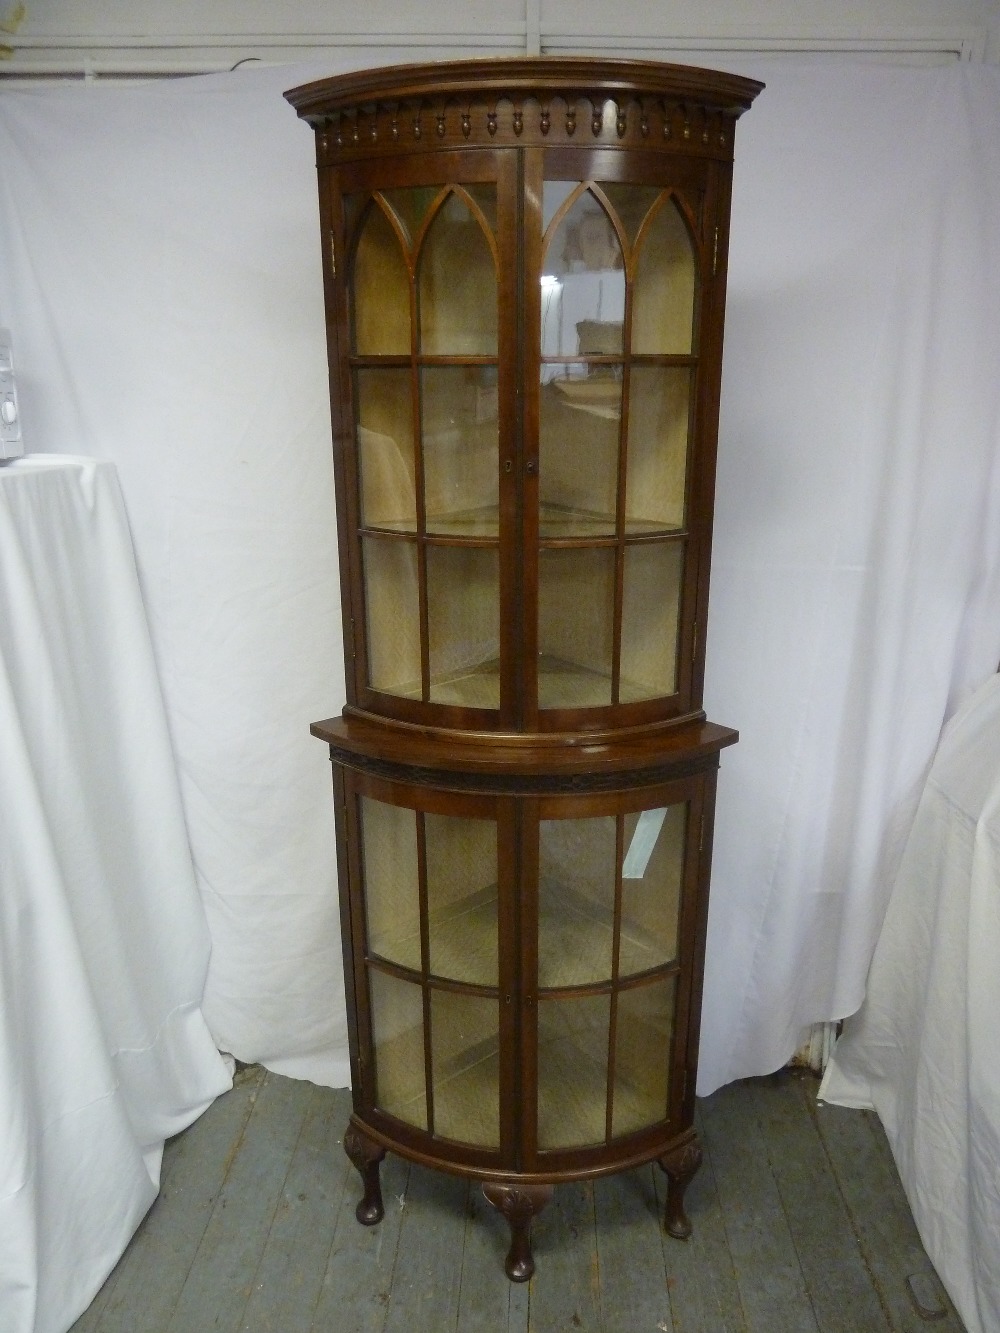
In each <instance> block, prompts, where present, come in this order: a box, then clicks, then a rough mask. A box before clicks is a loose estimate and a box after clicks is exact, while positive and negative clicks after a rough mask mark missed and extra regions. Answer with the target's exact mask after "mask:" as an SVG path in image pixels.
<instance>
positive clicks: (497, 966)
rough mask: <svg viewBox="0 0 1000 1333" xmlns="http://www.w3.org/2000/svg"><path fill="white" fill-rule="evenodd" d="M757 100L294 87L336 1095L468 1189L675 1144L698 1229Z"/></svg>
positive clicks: (489, 71)
mask: <svg viewBox="0 0 1000 1333" xmlns="http://www.w3.org/2000/svg"><path fill="white" fill-rule="evenodd" d="M760 87H761V85H760V84H758V83H754V82H751V81H750V80H747V79H742V78H737V77H734V76H730V75H722V74H714V73H710V72H708V71H704V70H696V69H684V68H680V67H676V66H669V65H660V64H654V63H633V62H619V61H604V60H600V61H592V60H578V59H563V60H556V59H547V58H538V59H523V60H494V61H489V62H475V61H464V62H460V63H444V64H435V65H424V66H406V67H398V68H391V69H382V70H375V71H368V72H365V73H352V74H348V75H345V76H341V77H337V78H332V79H329V80H326V81H323V82H321V83H315V84H310V85H307V86H306V87H302V88H297V89H294V90H293V91H291V92H289V93H287V94H286V96H287V98H288V100H289V101H290V102H291V103H292V105H293V106H294V107H295V108H296V110H297V111H298V113H299V115H300V116H302V117H303V118H304V119H305V120H307V121H308V122H309V123H310V124H311V125H312V126H313V128H314V130H315V134H316V143H317V153H318V167H319V186H320V214H321V226H322V237H323V257H324V273H325V291H326V309H327V329H328V337H329V352H330V379H331V386H332V404H333V423H334V424H333V430H334V440H333V444H334V468H335V478H336V490H337V506H338V514H337V517H338V524H339V533H340V559H341V579H342V597H343V609H344V642H345V648H346V660H347V705H346V707H345V708H344V711H343V715H342V716H341V717H339V718H335V719H330V720H329V721H325V722H319V723H316V724H315V725H314V726H313V728H312V731H313V734H314V735H316V736H318V737H319V738H320V739H322V740H323V741H325V742H326V743H327V744H328V746H329V748H330V755H331V759H332V761H333V769H334V786H335V806H336V817H337V826H338V848H339V853H338V854H339V872H340V894H341V921H342V929H343V943H344V961H345V969H346V978H347V1004H348V1018H349V1025H350V1034H351V1063H352V1076H353V1089H354V1114H353V1116H352V1118H351V1123H350V1126H349V1128H348V1130H347V1133H346V1135H345V1146H346V1148H347V1151H348V1153H349V1155H350V1157H351V1160H352V1161H353V1162H354V1164H355V1166H356V1167H357V1168H358V1170H359V1172H360V1174H361V1177H362V1180H363V1186H364V1193H363V1198H362V1200H361V1202H360V1204H359V1205H358V1218H359V1220H360V1221H361V1222H364V1223H366V1224H373V1223H376V1222H378V1221H379V1220H380V1218H381V1216H382V1200H381V1194H380V1190H379V1175H378V1173H379V1162H380V1161H381V1159H382V1157H383V1156H384V1155H385V1152H386V1150H387V1149H388V1150H392V1151H394V1152H397V1153H401V1154H403V1155H404V1156H406V1157H409V1158H411V1159H412V1160H414V1161H417V1162H421V1163H423V1164H425V1165H429V1166H433V1167H438V1168H440V1169H441V1170H444V1171H450V1172H456V1173H459V1174H463V1175H467V1176H471V1177H474V1178H476V1179H477V1180H480V1181H482V1183H483V1189H484V1192H485V1194H486V1197H487V1198H488V1199H489V1200H490V1201H491V1202H492V1203H493V1204H494V1205H495V1206H496V1207H498V1208H499V1209H500V1210H501V1211H502V1212H503V1213H504V1214H505V1216H506V1217H507V1219H508V1220H509V1222H510V1229H511V1247H510V1253H509V1254H508V1256H507V1263H506V1269H507V1273H508V1275H509V1276H510V1277H511V1278H512V1279H513V1280H515V1281H517V1280H524V1279H526V1278H528V1277H530V1275H531V1273H532V1271H533V1267H534V1265H533V1261H532V1256H531V1248H530V1225H531V1218H532V1217H533V1215H534V1214H535V1213H537V1212H538V1211H539V1209H540V1208H541V1207H542V1206H543V1205H544V1204H545V1202H546V1201H547V1200H548V1199H549V1197H550V1196H551V1193H552V1188H553V1185H555V1184H557V1183H558V1182H559V1181H562V1180H572V1179H580V1178H584V1177H590V1176H595V1175H599V1174H601V1173H604V1172H611V1171H618V1170H623V1169H625V1168H628V1167H633V1166H636V1165H638V1164H640V1163H643V1162H648V1161H651V1160H654V1159H655V1160H657V1161H658V1162H659V1163H660V1164H661V1166H663V1168H664V1169H665V1171H666V1173H667V1177H668V1182H669V1184H668V1199H667V1210H666V1227H667V1229H668V1230H669V1231H670V1232H671V1233H672V1234H674V1235H676V1236H685V1235H687V1234H688V1233H689V1231H690V1226H689V1224H688V1221H687V1218H686V1217H685V1214H684V1208H683V1195H684V1189H685V1186H686V1184H687V1182H688V1180H689V1179H690V1178H691V1176H692V1175H693V1173H694V1171H695V1170H696V1169H697V1166H698V1163H699V1160H700V1155H701V1154H700V1150H699V1148H698V1144H697V1140H696V1137H695V1132H694V1129H693V1114H694V1089H695V1071H696V1062H697V1045H698V1027H699V1011H700V997H701V985H702V972H703V954H704V942H705V926H706V917H707V905H708V878H709V861H710V853H711V841H712V817H713V800H714V791H715V777H716V771H717V768H718V763H719V753H720V751H721V749H722V748H723V747H724V746H726V745H729V744H731V743H733V742H734V741H735V740H736V733H735V732H733V731H731V730H728V729H726V728H724V727H720V726H716V725H714V724H712V723H709V722H707V721H706V720H705V715H704V713H703V711H702V707H701V693H702V677H703V668H704V643H705V626H706V617H707V601H708V573H709V551H710V541H711V526H712V501H713V490H714V469H715V445H716V433H717V419H718V399H719V379H720V372H721V362H722V325H723V308H724V296H725V275H726V254H727V240H728V220H729V196H730V181H731V173H732V152H733V132H734V128H735V123H736V120H737V118H738V117H739V115H740V114H741V112H742V111H744V110H745V109H746V108H747V107H748V106H749V105H750V103H751V101H752V100H753V98H754V96H755V95H756V93H757V92H758V91H759V89H760Z"/></svg>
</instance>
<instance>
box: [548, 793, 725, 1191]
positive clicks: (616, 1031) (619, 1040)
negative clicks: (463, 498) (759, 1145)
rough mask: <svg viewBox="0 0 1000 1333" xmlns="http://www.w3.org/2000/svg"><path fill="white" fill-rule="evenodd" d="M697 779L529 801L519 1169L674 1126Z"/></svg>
mask: <svg viewBox="0 0 1000 1333" xmlns="http://www.w3.org/2000/svg"><path fill="white" fill-rule="evenodd" d="M702 793H703V788H702V785H701V782H700V781H694V782H686V783H673V784H670V786H668V787H661V788H656V789H650V790H647V791H642V792H638V793H637V792H634V791H632V792H612V793H608V794H606V795H600V796H587V797H566V796H553V797H543V798H541V799H539V800H538V801H537V802H535V803H533V805H534V810H533V812H532V814H531V816H530V822H531V827H530V828H529V827H528V826H527V825H526V828H525V846H526V857H537V862H536V863H535V864H534V866H533V867H531V868H530V869H529V870H528V872H527V873H526V875H525V877H524V880H523V884H524V885H525V886H529V885H537V892H536V894H535V895H532V894H531V890H530V888H529V889H528V896H527V898H526V899H525V900H523V902H522V944H523V947H524V955H523V958H522V971H523V977H524V1010H523V1013H524V1030H523V1034H522V1039H523V1043H524V1046H523V1067H524V1069H525V1071H526V1073H525V1079H526V1083H527V1084H528V1085H529V1086H531V1087H533V1088H534V1096H533V1097H532V1098H531V1099H526V1104H525V1117H526V1118H525V1122H524V1125H523V1146H524V1153H525V1162H524V1166H525V1169H527V1170H536V1171H549V1170H553V1171H557V1170H560V1169H565V1168H567V1167H570V1166H571V1165H575V1166H579V1165H580V1164H581V1162H582V1161H583V1160H586V1159H588V1158H590V1159H592V1160H594V1161H597V1162H599V1161H600V1160H602V1159H607V1158H608V1157H609V1155H614V1154H618V1155H619V1156H620V1155H621V1153H622V1152H623V1151H627V1149H623V1147H622V1141H628V1140H632V1141H633V1142H634V1143H635V1144H636V1145H641V1146H642V1147H645V1146H648V1145H649V1144H650V1143H654V1142H655V1141H656V1140H657V1139H660V1140H662V1139H663V1138H664V1137H666V1136H667V1134H668V1133H669V1132H671V1131H672V1130H676V1126H677V1123H678V1122H679V1117H680V1115H681V1110H682V1100H681V1096H680V1093H681V1089H682V1082H683V1073H684V1062H685V1060H686V1058H687V1055H688V1052H687V1050H686V1032H687V1021H688V1004H689V991H690V984H691V977H692V969H693V967H694V958H693V940H694V938H695V929H694V926H695V923H694V921H693V919H692V916H691V913H692V911H693V907H694V904H695V903H696V900H697V887H698V875H699V871H700V868H699V855H698V850H699V849H698V841H699V839H698V830H699V829H700V821H701V818H702V802H703V794H702ZM526 869H527V867H526ZM532 918H533V919H532ZM533 927H536V929H535V928H533ZM529 1108H530V1109H529Z"/></svg>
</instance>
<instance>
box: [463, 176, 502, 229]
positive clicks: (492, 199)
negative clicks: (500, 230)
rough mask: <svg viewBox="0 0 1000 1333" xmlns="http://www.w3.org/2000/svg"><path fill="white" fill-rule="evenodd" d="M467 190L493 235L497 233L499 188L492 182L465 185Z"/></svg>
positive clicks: (464, 187)
mask: <svg viewBox="0 0 1000 1333" xmlns="http://www.w3.org/2000/svg"><path fill="white" fill-rule="evenodd" d="M462 188H463V189H464V190H466V191H467V192H468V193H469V194H470V195H471V196H472V198H473V199H474V200H475V202H476V203H477V204H478V206H479V208H480V210H481V211H482V214H483V217H484V218H485V219H486V222H487V224H488V226H489V229H490V231H491V232H492V233H493V235H494V236H495V235H496V232H497V187H496V186H495V185H494V184H492V182H486V183H484V184H482V185H464V186H463V187H462Z"/></svg>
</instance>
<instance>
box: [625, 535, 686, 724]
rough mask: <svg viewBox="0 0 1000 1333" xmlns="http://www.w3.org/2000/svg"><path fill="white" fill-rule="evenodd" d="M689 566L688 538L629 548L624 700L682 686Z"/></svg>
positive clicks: (646, 696) (644, 696)
mask: <svg viewBox="0 0 1000 1333" xmlns="http://www.w3.org/2000/svg"><path fill="white" fill-rule="evenodd" d="M683 571H684V546H683V543H682V542H676V541H675V542H639V543H636V544H635V545H631V546H626V548H625V582H624V589H623V596H622V641H621V642H622V646H621V680H620V684H619V698H620V701H621V702H622V703H632V702H634V701H635V700H638V699H654V698H659V697H660V696H662V695H667V694H673V693H674V692H675V691H676V689H677V638H678V630H679V618H680V608H681V579H682V576H683Z"/></svg>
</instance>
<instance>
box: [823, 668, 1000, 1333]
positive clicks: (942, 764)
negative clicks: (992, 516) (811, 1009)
mask: <svg viewBox="0 0 1000 1333" xmlns="http://www.w3.org/2000/svg"><path fill="white" fill-rule="evenodd" d="M998 1024H1000V675H997V676H994V677H992V678H991V679H990V680H989V681H988V682H987V683H986V684H985V685H984V686H983V687H982V688H981V689H980V690H978V691H977V692H976V693H975V694H974V695H973V696H972V698H971V699H970V700H969V701H968V702H967V703H966V704H965V706H964V707H963V708H962V709H961V710H960V711H959V712H958V714H957V715H956V716H955V717H954V718H953V719H952V721H951V723H950V725H949V727H948V728H947V730H946V732H945V734H944V736H943V737H942V740H941V745H940V748H939V749H938V752H937V756H936V758H935V760H934V763H933V766H932V768H931V771H930V775H929V777H928V779H927V785H926V787H925V788H924V792H923V795H922V797H921V799H920V804H919V807H918V809H917V814H916V818H915V820H914V823H913V828H912V830H911V832H910V836H909V839H908V841H907V843H906V848H905V850H904V852H903V857H902V861H901V863H900V867H899V873H898V875H897V876H896V882H895V884H894V885H893V889H892V896H891V898H890V900H889V909H888V912H887V914H886V918H885V924H884V925H883V927H882V932H881V934H880V936H879V940H878V945H877V947H876V950H875V956H874V958H873V960H872V967H871V973H870V975H869V978H868V993H867V996H866V998H865V1003H864V1005H863V1007H862V1009H861V1011H860V1013H858V1014H856V1015H855V1016H854V1017H853V1018H852V1019H850V1020H849V1021H848V1022H847V1023H846V1024H845V1027H844V1033H843V1036H842V1037H841V1038H840V1041H839V1042H838V1043H837V1046H836V1048H835V1050H834V1055H833V1060H832V1062H831V1064H830V1066H829V1068H828V1069H827V1072H826V1076H825V1078H824V1081H823V1085H822V1088H821V1091H820V1096H821V1098H823V1099H824V1100H826V1101H830V1102H834V1103H837V1104H839V1105H842V1106H856V1107H866V1108H874V1109H875V1110H876V1111H877V1112H878V1114H879V1118H880V1119H881V1121H882V1123H883V1124H884V1126H885V1129H886V1133H887V1134H888V1136H889V1142H890V1144H891V1145H892V1150H893V1154H894V1156H895V1159H896V1164H897V1166H898V1168H899V1172H900V1176H901V1178H902V1181H903V1185H904V1188H905V1189H906V1194H907V1197H908V1199H909V1201H910V1206H911V1208H912V1209H913V1215H914V1218H915V1219H916V1223H917V1226H918V1228H919V1230H920V1234H921V1238H922V1239H923V1242H924V1246H925V1247H926V1249H927V1253H928V1254H929V1255H930V1258H931V1260H932V1261H933V1263H934V1266H935V1268H936V1269H937V1271H938V1273H939V1274H940V1276H941V1279H942V1281H943V1282H944V1283H945V1286H946V1287H947V1288H948V1291H949V1294H950V1295H951V1298H952V1300H953V1301H954V1303H955V1307H956V1309H957V1310H958V1312H959V1314H960V1315H961V1316H962V1319H963V1321H964V1322H965V1326H966V1328H967V1329H968V1331H969V1333H996V1331H997V1329H1000V1060H998V1055H1000V1042H998V1039H997V1030H998Z"/></svg>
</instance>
